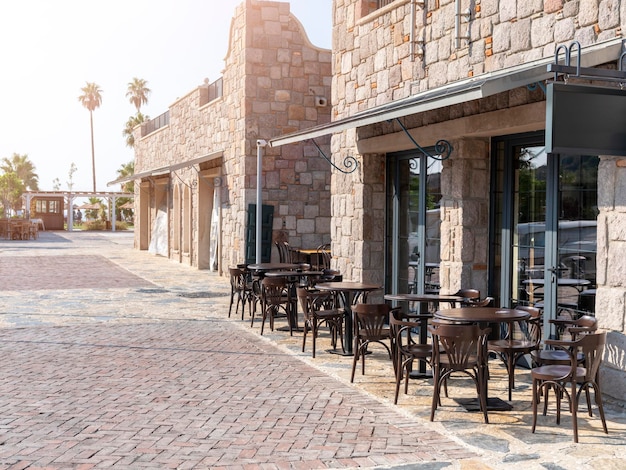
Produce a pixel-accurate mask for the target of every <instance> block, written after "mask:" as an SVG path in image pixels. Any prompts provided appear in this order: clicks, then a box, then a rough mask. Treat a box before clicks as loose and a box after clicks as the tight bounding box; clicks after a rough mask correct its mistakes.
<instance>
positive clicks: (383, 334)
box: [350, 303, 399, 382]
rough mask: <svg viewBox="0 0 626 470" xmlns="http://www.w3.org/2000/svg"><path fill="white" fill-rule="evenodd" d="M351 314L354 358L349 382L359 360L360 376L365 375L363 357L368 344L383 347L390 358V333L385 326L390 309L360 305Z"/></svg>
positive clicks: (387, 306)
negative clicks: (352, 315) (352, 317)
mask: <svg viewBox="0 0 626 470" xmlns="http://www.w3.org/2000/svg"><path fill="white" fill-rule="evenodd" d="M398 308H399V307H398ZM352 312H353V313H354V358H353V360H352V375H351V376H350V382H354V373H355V371H356V365H357V362H359V359H360V360H361V361H362V364H361V374H362V375H365V355H366V354H367V352H368V347H369V346H370V344H373V343H378V344H380V345H382V346H384V348H385V349H386V350H387V354H389V359H391V358H392V355H391V331H390V329H389V327H388V326H387V325H388V324H389V313H390V312H391V307H390V306H389V305H387V304H365V303H360V304H356V305H354V306H353V307H352Z"/></svg>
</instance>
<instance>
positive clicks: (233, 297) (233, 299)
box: [228, 287, 237, 318]
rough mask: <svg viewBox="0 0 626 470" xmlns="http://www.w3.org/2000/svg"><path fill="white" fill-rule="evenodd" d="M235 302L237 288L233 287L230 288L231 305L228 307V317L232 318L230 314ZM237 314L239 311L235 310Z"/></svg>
mask: <svg viewBox="0 0 626 470" xmlns="http://www.w3.org/2000/svg"><path fill="white" fill-rule="evenodd" d="M234 302H235V289H234V288H233V287H231V288H230V305H229V307H228V318H230V314H231V313H232V311H233V303H234ZM235 315H237V312H235Z"/></svg>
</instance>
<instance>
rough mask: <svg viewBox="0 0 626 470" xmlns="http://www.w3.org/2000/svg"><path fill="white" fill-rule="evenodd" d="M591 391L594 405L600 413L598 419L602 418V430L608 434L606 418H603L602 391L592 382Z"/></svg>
mask: <svg viewBox="0 0 626 470" xmlns="http://www.w3.org/2000/svg"><path fill="white" fill-rule="evenodd" d="M593 393H594V395H595V399H596V405H597V406H598V414H600V419H601V420H602V429H603V430H604V434H608V433H609V430H608V428H607V427H606V419H604V405H603V404H602V392H601V391H600V387H599V386H598V384H597V383H594V384H593Z"/></svg>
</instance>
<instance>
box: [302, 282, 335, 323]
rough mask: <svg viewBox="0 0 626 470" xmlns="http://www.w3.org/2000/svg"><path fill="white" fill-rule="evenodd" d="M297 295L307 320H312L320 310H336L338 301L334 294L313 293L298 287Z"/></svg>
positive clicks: (314, 291)
mask: <svg viewBox="0 0 626 470" xmlns="http://www.w3.org/2000/svg"><path fill="white" fill-rule="evenodd" d="M296 293H297V295H298V301H299V302H300V306H301V307H302V312H303V313H304V317H305V318H312V317H313V315H315V314H316V313H317V312H319V311H320V310H332V309H334V308H336V299H335V297H334V294H333V293H332V292H329V291H326V292H322V291H317V290H313V291H312V290H309V289H307V288H305V287H298V288H297V289H296Z"/></svg>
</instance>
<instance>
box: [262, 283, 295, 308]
mask: <svg viewBox="0 0 626 470" xmlns="http://www.w3.org/2000/svg"><path fill="white" fill-rule="evenodd" d="M261 293H262V296H263V300H264V301H265V303H266V304H269V305H279V304H284V303H285V299H286V298H288V295H289V289H288V288H287V281H286V280H285V278H284V277H264V278H263V280H262V281H261Z"/></svg>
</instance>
